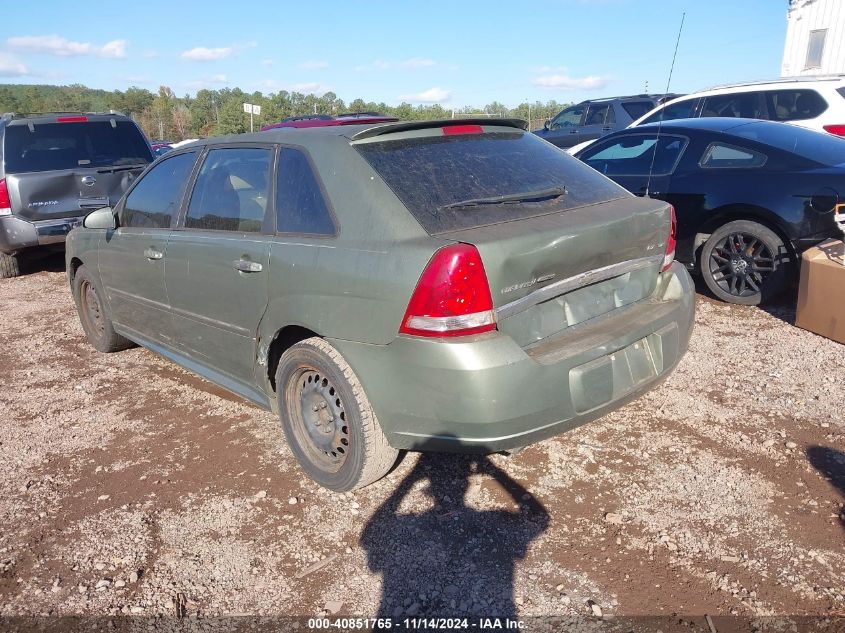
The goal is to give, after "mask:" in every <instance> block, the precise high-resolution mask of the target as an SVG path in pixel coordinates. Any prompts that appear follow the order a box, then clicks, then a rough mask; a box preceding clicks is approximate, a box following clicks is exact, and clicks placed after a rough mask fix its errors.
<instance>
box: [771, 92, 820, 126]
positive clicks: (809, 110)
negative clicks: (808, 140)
mask: <svg viewBox="0 0 845 633" xmlns="http://www.w3.org/2000/svg"><path fill="white" fill-rule="evenodd" d="M766 99H767V100H768V103H767V105H768V108H769V118H770V119H771V120H772V121H801V120H804V119H815V118H816V117H817V116H819V115H820V114H821V113H822V112H824V111H825V110H827V101H825V100H824V99H823V98H822V96H821V95H820V94H819V93H818V92H816V91H815V90H767V91H766Z"/></svg>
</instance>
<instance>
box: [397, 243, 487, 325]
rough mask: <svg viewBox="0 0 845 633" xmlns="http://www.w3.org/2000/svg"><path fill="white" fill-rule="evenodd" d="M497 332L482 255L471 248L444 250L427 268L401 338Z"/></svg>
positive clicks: (415, 292)
mask: <svg viewBox="0 0 845 633" xmlns="http://www.w3.org/2000/svg"><path fill="white" fill-rule="evenodd" d="M495 329H496V317H495V314H494V313H493V299H492V298H491V296H490V286H489V284H488V283H487V274H486V273H485V272H484V264H483V263H482V262H481V255H479V254H478V250H477V249H476V248H475V246H471V245H470V244H453V245H452V246H446V247H444V248H441V249H440V250H439V251H437V252H436V253H435V254H434V257H432V258H431V261H430V262H428V265H427V266H426V267H425V270H424V271H423V274H422V276H421V277H420V280H419V282H417V287H416V289H415V290H414V294H413V295H412V296H411V301H410V302H409V303H408V309H407V310H406V311H405V317H404V318H403V319H402V327H400V328H399V333H400V334H411V335H413V336H465V335H467V334H479V333H481V332H489V331H490V330H495Z"/></svg>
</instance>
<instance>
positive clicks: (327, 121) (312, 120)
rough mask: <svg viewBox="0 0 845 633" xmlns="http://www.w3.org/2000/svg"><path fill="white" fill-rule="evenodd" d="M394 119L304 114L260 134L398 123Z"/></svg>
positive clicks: (371, 115)
mask: <svg viewBox="0 0 845 633" xmlns="http://www.w3.org/2000/svg"><path fill="white" fill-rule="evenodd" d="M398 120H399V119H397V118H396V117H392V116H387V115H385V114H381V113H380V112H346V113H344V114H338V115H337V116H331V115H330V114H305V115H302V116H292V117H288V118H286V119H282V120H281V121H280V122H279V123H271V124H270V125H265V126H264V127H262V128H261V131H262V132H266V131H267V130H275V129H278V128H284V127H293V128H309V127H332V126H335V125H360V124H364V123H392V122H394V121H398Z"/></svg>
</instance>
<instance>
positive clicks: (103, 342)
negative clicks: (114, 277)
mask: <svg viewBox="0 0 845 633" xmlns="http://www.w3.org/2000/svg"><path fill="white" fill-rule="evenodd" d="M73 298H74V300H75V301H76V310H77V311H78V312H79V321H80V322H81V323H82V329H83V330H84V331H85V336H87V337H88V341H89V342H90V343H91V345H93V346H94V349H96V350H97V351H98V352H117V351H120V350H123V349H126V348H128V347H132V345H133V343H132V341H130V340H129V339H127V338H124V337H122V336H121V335H120V334H118V333H117V332H115V331H114V327H113V326H112V322H111V319H110V318H109V316H108V313H107V312H106V306H105V303H104V302H103V294H102V292H101V291H100V287H99V285H98V284H97V283H96V281H95V280H94V277H93V276H92V275H91V274H90V273H89V272H88V270H87V269H86V268H85V266H80V267H79V268H78V269H77V271H76V274H75V275H74V277H73Z"/></svg>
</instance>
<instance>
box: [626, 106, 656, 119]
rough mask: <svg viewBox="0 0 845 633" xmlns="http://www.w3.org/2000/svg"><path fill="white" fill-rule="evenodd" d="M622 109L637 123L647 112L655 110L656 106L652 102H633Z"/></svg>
mask: <svg viewBox="0 0 845 633" xmlns="http://www.w3.org/2000/svg"><path fill="white" fill-rule="evenodd" d="M622 107H623V108H624V110H625V112H627V113H628V116H629V117H631V118H632V119H633V120H634V121H636V120H637V119H639V118H640V117H641V116H643V115H644V114H645V113H646V112H651V111H652V110H653V109H654V104H653V103H652V102H651V101H631V102H629V103H623V104H622Z"/></svg>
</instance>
